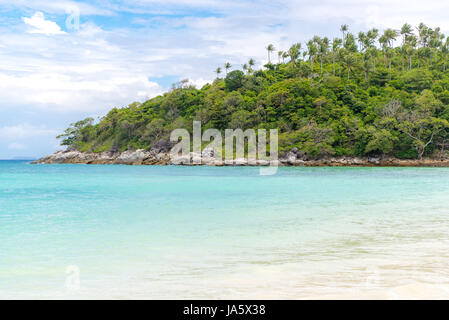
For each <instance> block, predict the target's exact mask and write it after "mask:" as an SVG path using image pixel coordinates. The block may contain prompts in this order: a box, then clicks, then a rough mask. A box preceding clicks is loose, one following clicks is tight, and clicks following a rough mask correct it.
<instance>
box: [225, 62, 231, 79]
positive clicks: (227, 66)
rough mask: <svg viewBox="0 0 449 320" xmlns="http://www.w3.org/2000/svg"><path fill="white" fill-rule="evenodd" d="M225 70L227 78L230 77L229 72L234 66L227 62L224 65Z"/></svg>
mask: <svg viewBox="0 0 449 320" xmlns="http://www.w3.org/2000/svg"><path fill="white" fill-rule="evenodd" d="M224 67H225V70H226V76H227V75H228V70H229V69H231V68H232V65H231V64H230V63H229V62H226V63H225V64H224Z"/></svg>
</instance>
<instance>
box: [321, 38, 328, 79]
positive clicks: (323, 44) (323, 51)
mask: <svg viewBox="0 0 449 320" xmlns="http://www.w3.org/2000/svg"><path fill="white" fill-rule="evenodd" d="M328 50H329V39H328V38H327V37H324V38H323V39H322V40H320V42H319V53H320V67H321V73H323V58H324V57H325V56H326V55H327V51H328Z"/></svg>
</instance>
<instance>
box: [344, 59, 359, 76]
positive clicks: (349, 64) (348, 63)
mask: <svg viewBox="0 0 449 320" xmlns="http://www.w3.org/2000/svg"><path fill="white" fill-rule="evenodd" d="M356 62H357V61H356V58H355V56H354V54H353V53H347V54H346V55H345V56H344V59H343V63H344V65H345V67H346V69H347V71H348V80H349V74H350V72H351V70H352V68H353V67H354V66H355V64H356Z"/></svg>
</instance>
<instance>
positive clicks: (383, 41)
mask: <svg viewBox="0 0 449 320" xmlns="http://www.w3.org/2000/svg"><path fill="white" fill-rule="evenodd" d="M379 44H380V46H381V47H382V52H383V53H384V61H385V67H386V66H387V54H386V51H387V46H388V40H387V37H386V36H385V35H383V36H381V37H380V38H379Z"/></svg>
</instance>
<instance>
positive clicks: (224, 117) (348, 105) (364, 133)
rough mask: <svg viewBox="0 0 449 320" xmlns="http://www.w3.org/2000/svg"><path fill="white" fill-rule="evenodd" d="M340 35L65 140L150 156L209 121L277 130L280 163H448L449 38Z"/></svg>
mask: <svg viewBox="0 0 449 320" xmlns="http://www.w3.org/2000/svg"><path fill="white" fill-rule="evenodd" d="M339 31H340V32H338V33H337V34H339V37H337V38H333V39H329V38H327V37H320V36H314V37H313V38H312V39H310V40H308V41H307V42H298V43H294V44H292V45H291V46H290V47H289V48H276V46H275V45H273V44H268V45H267V46H266V48H265V49H264V48H261V49H262V50H266V56H267V61H268V63H266V64H264V65H259V64H258V63H257V61H255V60H254V59H249V61H248V62H247V63H245V64H243V65H240V64H239V67H238V68H237V67H234V66H233V62H232V61H230V62H223V63H222V64H221V66H220V67H218V68H217V69H216V70H211V74H212V72H214V77H215V80H214V81H213V82H212V83H209V84H206V85H204V86H203V87H202V88H196V87H195V86H193V85H191V84H190V83H189V81H188V80H183V81H180V82H179V83H176V84H174V85H173V87H172V89H171V90H169V91H168V92H166V93H165V94H163V95H160V96H157V97H155V98H152V99H150V100H148V101H145V102H134V103H132V104H130V105H129V106H126V107H121V108H113V109H112V110H110V111H109V113H107V114H106V115H105V116H104V117H103V118H101V119H98V120H94V119H92V118H87V119H85V120H82V121H79V122H76V123H74V124H72V125H71V126H70V127H69V128H68V129H67V130H66V131H65V132H64V133H63V134H61V135H60V136H58V138H60V139H61V144H62V145H64V146H67V147H68V148H70V149H72V150H73V149H75V150H78V151H82V152H105V151H107V152H118V151H125V150H137V149H146V150H151V149H152V148H153V147H154V146H155V145H156V144H158V143H160V142H161V141H167V140H168V139H169V137H170V133H171V131H172V130H173V129H176V128H186V129H188V130H192V123H193V121H201V123H202V128H203V130H206V129H208V128H215V129H219V130H223V131H224V130H225V129H228V128H229V129H236V128H241V129H243V130H245V129H248V128H254V129H278V130H279V150H280V152H281V153H282V152H287V151H289V150H291V149H292V148H297V149H298V150H301V152H302V153H303V154H304V155H305V156H307V157H308V158H310V159H320V158H326V157H337V156H350V157H374V156H375V157H386V156H388V157H395V158H398V159H422V158H423V157H428V158H447V156H448V150H449V70H447V69H448V63H449V61H448V58H449V37H446V36H445V35H444V34H442V33H441V31H440V28H434V29H433V28H431V27H428V26H427V25H425V24H424V23H421V24H420V25H418V26H411V25H409V24H404V25H403V26H402V28H401V29H400V30H396V29H386V30H382V31H380V30H378V29H375V28H373V29H371V30H367V31H366V32H358V33H352V32H351V30H350V28H349V27H348V26H347V25H342V26H341V28H340V30H339ZM217 64H218V63H217Z"/></svg>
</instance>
